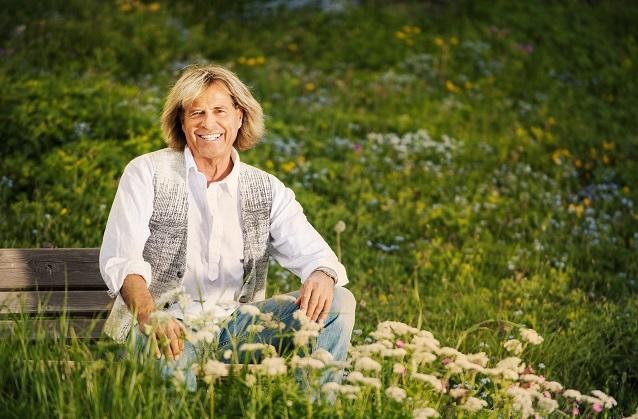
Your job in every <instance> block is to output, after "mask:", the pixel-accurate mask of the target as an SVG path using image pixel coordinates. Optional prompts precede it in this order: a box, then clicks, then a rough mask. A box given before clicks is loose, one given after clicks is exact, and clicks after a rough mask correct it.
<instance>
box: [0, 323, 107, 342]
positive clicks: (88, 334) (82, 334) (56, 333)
mask: <svg viewBox="0 0 638 419" xmlns="http://www.w3.org/2000/svg"><path fill="white" fill-rule="evenodd" d="M20 321H26V322H28V323H27V326H28V334H29V336H28V337H29V338H31V339H33V338H35V337H36V334H37V330H36V327H37V326H41V327H42V330H45V331H46V335H47V336H48V337H56V338H57V337H60V336H61V335H62V333H61V331H62V324H61V323H62V322H61V320H60V319H42V320H20ZM105 322H106V320H104V319H95V320H94V319H67V320H66V335H65V337H66V336H70V335H71V331H70V329H69V326H70V327H71V328H73V330H74V332H75V335H76V336H77V337H78V338H80V339H97V338H99V337H100V336H101V335H102V329H103V328H104V323H105ZM17 326H18V324H17V323H16V322H15V321H14V320H0V337H8V336H10V335H11V334H13V333H14V331H15V330H16V329H17V328H18V327H17Z"/></svg>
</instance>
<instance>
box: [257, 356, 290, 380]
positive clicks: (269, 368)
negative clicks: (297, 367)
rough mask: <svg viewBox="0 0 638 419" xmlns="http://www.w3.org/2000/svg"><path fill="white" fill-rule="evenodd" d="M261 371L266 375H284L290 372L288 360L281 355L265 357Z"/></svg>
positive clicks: (260, 367)
mask: <svg viewBox="0 0 638 419" xmlns="http://www.w3.org/2000/svg"><path fill="white" fill-rule="evenodd" d="M259 371H261V372H262V373H264V374H266V375H270V376H275V375H283V374H286V372H288V367H287V366H286V361H285V360H284V359H283V358H280V357H272V358H264V360H263V361H262V362H261V364H260V366H259Z"/></svg>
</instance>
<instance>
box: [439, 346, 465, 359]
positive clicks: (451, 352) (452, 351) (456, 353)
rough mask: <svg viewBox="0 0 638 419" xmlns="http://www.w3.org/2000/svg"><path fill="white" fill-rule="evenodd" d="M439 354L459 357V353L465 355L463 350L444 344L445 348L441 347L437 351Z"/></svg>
mask: <svg viewBox="0 0 638 419" xmlns="http://www.w3.org/2000/svg"><path fill="white" fill-rule="evenodd" d="M437 354H438V355H439V356H445V357H457V356H459V355H463V354H462V353H461V352H459V351H457V350H456V349H454V348H450V347H448V346H444V347H443V348H441V349H439V350H438V351H437Z"/></svg>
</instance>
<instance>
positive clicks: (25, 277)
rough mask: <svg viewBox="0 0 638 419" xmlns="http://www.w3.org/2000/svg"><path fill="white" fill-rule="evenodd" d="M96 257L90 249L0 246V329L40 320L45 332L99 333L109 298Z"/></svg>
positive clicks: (92, 335) (9, 329)
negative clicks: (9, 247) (1, 247)
mask: <svg viewBox="0 0 638 419" xmlns="http://www.w3.org/2000/svg"><path fill="white" fill-rule="evenodd" d="M98 257H99V249H95V248H94V249H0V333H1V334H6V333H12V332H13V331H14V330H15V328H16V326H17V324H18V323H17V321H41V322H43V323H44V325H45V327H46V330H47V335H56V334H57V335H59V334H60V330H64V331H65V334H66V336H67V337H68V336H77V337H78V338H97V337H99V336H100V335H101V334H102V328H103V326H104V321H105V317H106V316H107V315H108V313H109V311H110V309H111V306H112V305H113V301H114V300H112V299H111V298H110V297H109V296H108V294H107V287H106V285H105V284H104V281H103V280H102V277H101V275H100V269H99V265H98ZM61 316H63V317H64V318H65V322H64V323H63V322H62V321H61V320H60V318H61ZM96 319H97V320H96ZM16 320H17V321H16Z"/></svg>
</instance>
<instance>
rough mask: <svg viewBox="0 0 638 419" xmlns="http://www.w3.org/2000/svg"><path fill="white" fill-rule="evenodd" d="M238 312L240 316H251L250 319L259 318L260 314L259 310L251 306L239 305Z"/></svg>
mask: <svg viewBox="0 0 638 419" xmlns="http://www.w3.org/2000/svg"><path fill="white" fill-rule="evenodd" d="M239 312H240V313H241V314H248V315H249V316H252V317H257V316H259V314H261V310H260V309H259V308H258V307H256V306H254V305H252V304H242V305H240V306H239Z"/></svg>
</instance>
